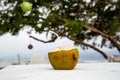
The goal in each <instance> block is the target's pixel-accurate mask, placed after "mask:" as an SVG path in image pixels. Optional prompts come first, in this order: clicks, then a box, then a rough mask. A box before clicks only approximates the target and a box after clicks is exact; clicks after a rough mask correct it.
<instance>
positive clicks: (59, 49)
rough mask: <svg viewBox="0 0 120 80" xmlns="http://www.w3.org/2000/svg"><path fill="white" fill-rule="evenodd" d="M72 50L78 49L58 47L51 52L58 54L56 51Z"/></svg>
mask: <svg viewBox="0 0 120 80" xmlns="http://www.w3.org/2000/svg"><path fill="white" fill-rule="evenodd" d="M71 49H76V47H73V46H62V47H57V48H56V49H54V50H53V51H50V52H56V51H61V50H71Z"/></svg>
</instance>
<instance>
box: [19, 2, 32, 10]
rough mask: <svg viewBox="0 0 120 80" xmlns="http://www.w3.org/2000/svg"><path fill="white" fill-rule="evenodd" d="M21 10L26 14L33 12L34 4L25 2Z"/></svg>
mask: <svg viewBox="0 0 120 80" xmlns="http://www.w3.org/2000/svg"><path fill="white" fill-rule="evenodd" d="M21 9H22V10H23V11H24V12H28V11H31V10H32V4H31V3H30V2H27V1H24V2H22V4H21Z"/></svg>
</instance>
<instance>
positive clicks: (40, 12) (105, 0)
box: [0, 0, 120, 48]
mask: <svg viewBox="0 0 120 80" xmlns="http://www.w3.org/2000/svg"><path fill="white" fill-rule="evenodd" d="M26 1H29V2H31V3H32V5H33V8H32V11H31V12H28V13H24V12H23V11H22V10H21V7H20V5H21V3H22V2H23V0H17V1H16V0H1V1H0V35H3V34H5V33H8V32H9V33H11V34H12V35H16V34H18V32H19V31H20V30H21V29H23V28H24V27H26V25H28V26H29V27H31V28H33V29H34V30H35V31H36V32H39V33H41V32H44V31H50V30H51V31H54V32H56V33H58V34H59V36H61V37H64V36H69V37H71V38H75V39H76V40H82V41H86V40H87V41H89V40H91V39H93V38H95V37H96V39H97V37H98V36H100V35H99V34H97V33H95V32H92V31H90V30H88V29H86V28H84V27H83V25H92V26H94V27H95V28H96V29H98V30H100V31H102V32H103V33H106V34H108V35H111V36H113V37H114V38H115V39H116V40H117V41H118V42H120V35H118V34H117V32H118V33H119V32H120V23H119V22H120V1H119V0H90V1H87V0H26ZM107 41H108V39H105V38H103V39H102V41H101V44H99V43H96V41H95V40H94V42H93V45H94V46H96V45H97V46H100V47H103V46H105V47H109V48H112V47H114V44H109V45H107ZM75 44H76V45H77V43H75Z"/></svg>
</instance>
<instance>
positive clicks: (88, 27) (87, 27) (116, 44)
mask: <svg viewBox="0 0 120 80" xmlns="http://www.w3.org/2000/svg"><path fill="white" fill-rule="evenodd" d="M83 27H84V28H86V29H88V30H91V31H92V32H95V33H98V34H100V35H101V36H103V37H105V38H107V39H109V40H110V41H111V43H112V44H113V45H114V46H115V47H116V48H117V49H118V51H119V52H120V44H119V43H117V40H116V39H115V38H113V37H112V36H111V35H108V34H106V33H104V32H101V31H100V30H98V29H96V28H95V27H93V26H89V25H83Z"/></svg>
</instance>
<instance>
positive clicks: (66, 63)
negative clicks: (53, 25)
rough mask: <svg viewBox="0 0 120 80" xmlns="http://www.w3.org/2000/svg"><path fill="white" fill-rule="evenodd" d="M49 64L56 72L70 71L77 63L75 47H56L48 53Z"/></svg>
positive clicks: (77, 56) (77, 55)
mask: <svg viewBox="0 0 120 80" xmlns="http://www.w3.org/2000/svg"><path fill="white" fill-rule="evenodd" d="M48 58H49V61H50V64H51V65H52V67H53V68H54V69H57V70H71V69H73V68H74V67H75V65H76V64H77V62H78V58H79V52H78V49H77V48H75V47H70V46H65V47H58V48H56V49H55V50H53V51H51V52H49V53H48Z"/></svg>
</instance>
